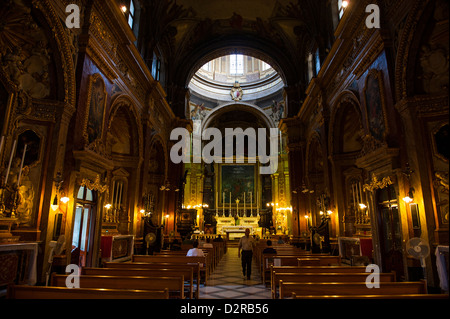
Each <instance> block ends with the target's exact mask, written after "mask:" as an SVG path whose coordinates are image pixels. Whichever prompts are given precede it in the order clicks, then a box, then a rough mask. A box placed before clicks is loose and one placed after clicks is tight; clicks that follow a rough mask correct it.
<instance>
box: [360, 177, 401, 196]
mask: <svg viewBox="0 0 450 319" xmlns="http://www.w3.org/2000/svg"><path fill="white" fill-rule="evenodd" d="M393 184H394V182H393V181H392V179H391V177H390V176H387V177H383V179H382V180H381V181H380V180H378V177H377V176H376V175H375V174H372V181H371V182H370V183H369V184H364V185H363V189H364V191H369V192H373V191H374V190H376V189H383V188H386V187H388V186H389V185H393Z"/></svg>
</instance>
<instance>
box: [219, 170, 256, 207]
mask: <svg viewBox="0 0 450 319" xmlns="http://www.w3.org/2000/svg"><path fill="white" fill-rule="evenodd" d="M220 168H221V182H222V185H221V186H222V187H221V190H222V194H221V195H222V204H225V205H228V204H229V203H230V195H231V203H232V205H235V203H236V199H239V204H243V203H244V193H245V202H246V203H250V193H252V194H253V195H252V200H253V202H254V203H256V196H255V189H256V185H255V169H256V167H255V165H221V166H220Z"/></svg>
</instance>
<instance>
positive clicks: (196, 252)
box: [186, 241, 205, 257]
mask: <svg viewBox="0 0 450 319" xmlns="http://www.w3.org/2000/svg"><path fill="white" fill-rule="evenodd" d="M192 245H193V246H194V248H191V249H189V250H188V252H187V254H186V256H188V257H204V256H205V254H204V253H203V250H201V249H199V248H198V241H194V242H193V243H192Z"/></svg>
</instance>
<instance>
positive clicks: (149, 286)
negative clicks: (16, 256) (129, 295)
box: [51, 274, 184, 299]
mask: <svg viewBox="0 0 450 319" xmlns="http://www.w3.org/2000/svg"><path fill="white" fill-rule="evenodd" d="M68 276H69V275H57V274H52V278H51V286H53V287H66V280H67V277H68ZM79 282H80V288H105V289H137V290H161V289H164V288H167V289H169V294H170V295H171V296H173V297H174V298H181V299H184V277H183V276H181V275H180V276H171V277H168V276H166V277H156V276H154V277H140V276H89V275H80V276H79Z"/></svg>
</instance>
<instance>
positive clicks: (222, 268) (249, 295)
mask: <svg viewBox="0 0 450 319" xmlns="http://www.w3.org/2000/svg"><path fill="white" fill-rule="evenodd" d="M200 299H271V295H270V289H269V288H266V286H265V285H264V284H263V283H262V281H261V275H260V272H259V269H258V267H257V265H256V263H255V261H253V263H252V276H251V279H250V280H247V279H246V278H244V276H243V274H242V266H241V260H240V259H239V258H238V249H237V248H236V247H229V248H228V250H227V253H226V254H225V255H224V256H223V257H222V259H221V261H220V262H219V264H218V265H217V267H216V269H215V270H214V271H213V273H212V274H211V277H210V279H209V282H208V285H207V286H202V287H200Z"/></svg>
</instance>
